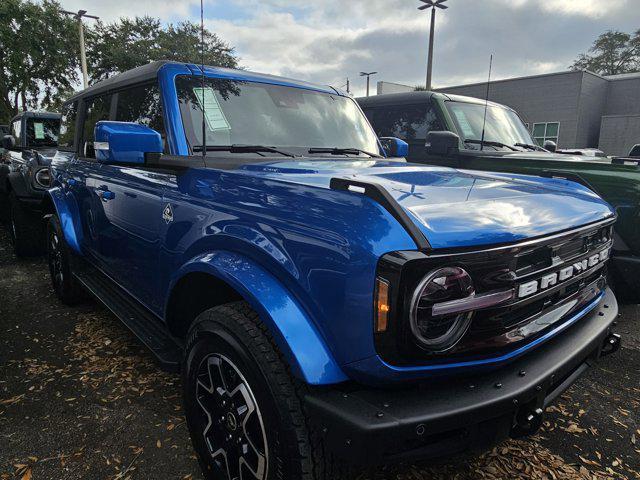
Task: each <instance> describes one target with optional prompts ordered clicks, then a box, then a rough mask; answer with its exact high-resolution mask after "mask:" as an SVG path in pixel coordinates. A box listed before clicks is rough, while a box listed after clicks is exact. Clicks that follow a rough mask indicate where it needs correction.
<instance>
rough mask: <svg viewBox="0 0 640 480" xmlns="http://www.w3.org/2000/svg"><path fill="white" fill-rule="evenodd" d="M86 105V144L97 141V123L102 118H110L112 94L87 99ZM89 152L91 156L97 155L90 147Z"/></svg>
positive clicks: (84, 129) (84, 128) (83, 136)
mask: <svg viewBox="0 0 640 480" xmlns="http://www.w3.org/2000/svg"><path fill="white" fill-rule="evenodd" d="M84 106H85V110H84V126H83V128H82V138H83V140H84V142H85V144H86V143H87V142H90V143H93V142H94V141H95V138H94V129H95V127H96V123H98V122H99V121H100V120H109V114H110V111H111V95H102V96H100V97H94V98H90V99H88V100H85V103H84ZM87 153H88V154H89V155H90V156H91V158H93V157H94V156H95V155H94V154H93V152H92V150H91V149H88V150H87Z"/></svg>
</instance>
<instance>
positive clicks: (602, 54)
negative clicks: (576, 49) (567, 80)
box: [570, 30, 640, 75]
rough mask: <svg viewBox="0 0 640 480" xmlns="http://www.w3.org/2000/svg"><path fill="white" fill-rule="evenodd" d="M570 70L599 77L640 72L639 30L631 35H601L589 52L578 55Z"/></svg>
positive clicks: (620, 33)
mask: <svg viewBox="0 0 640 480" xmlns="http://www.w3.org/2000/svg"><path fill="white" fill-rule="evenodd" d="M570 68H571V69H572V70H589V71H591V72H594V73H598V74H600V75H618V74H620V73H631V72H638V71H640V30H637V31H636V32H635V33H634V34H633V35H630V34H628V33H624V32H620V31H618V30H609V31H607V32H605V33H603V34H602V35H600V36H599V37H598V38H597V39H596V41H595V42H593V45H592V47H591V48H590V49H589V52H588V53H583V54H581V55H579V56H578V58H577V59H576V60H575V62H574V63H573V65H571V67H570Z"/></svg>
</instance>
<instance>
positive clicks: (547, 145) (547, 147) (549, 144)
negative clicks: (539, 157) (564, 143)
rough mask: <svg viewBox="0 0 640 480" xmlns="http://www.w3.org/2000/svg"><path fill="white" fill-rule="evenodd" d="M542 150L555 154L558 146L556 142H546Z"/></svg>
mask: <svg viewBox="0 0 640 480" xmlns="http://www.w3.org/2000/svg"><path fill="white" fill-rule="evenodd" d="M542 148H544V149H545V150H549V151H550V152H555V151H556V150H557V148H558V146H557V145H556V142H552V141H551V140H546V141H545V142H544V145H543V147H542Z"/></svg>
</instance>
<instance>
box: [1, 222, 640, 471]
mask: <svg viewBox="0 0 640 480" xmlns="http://www.w3.org/2000/svg"><path fill="white" fill-rule="evenodd" d="M621 311H622V316H621V317H620V319H619V323H618V331H619V332H620V333H622V334H623V336H624V341H625V343H624V347H623V349H622V350H621V351H620V352H619V353H618V354H617V355H615V356H612V357H608V358H606V359H603V361H602V362H601V363H600V364H599V366H598V367H597V368H594V369H592V370H591V371H590V372H589V373H588V374H587V375H586V376H585V377H583V378H582V379H581V380H580V381H578V383H577V384H576V385H574V386H573V387H572V388H571V389H570V390H569V391H568V392H567V393H566V394H565V395H563V396H562V397H561V398H560V399H559V401H558V402H557V403H556V405H555V406H554V407H552V408H551V410H550V412H549V414H548V416H547V420H546V422H545V427H544V429H543V430H542V431H541V433H539V434H538V435H537V436H535V437H534V438H532V439H528V440H520V441H514V440H510V441H506V442H504V443H502V444H501V445H499V446H498V447H496V448H494V449H493V450H491V451H490V452H487V453H485V454H483V455H481V456H479V457H477V458H476V459H475V460H473V461H471V462H455V463H453V464H449V465H438V466H433V465H432V466H425V465H402V466H395V467H389V468H386V469H378V470H375V471H372V472H363V473H362V475H361V476H360V477H359V480H364V479H372V480H373V479H403V480H419V479H432V478H434V479H451V478H453V479H475V478H488V479H510V478H541V479H542V478H547V479H552V478H554V479H571V478H576V479H578V478H580V479H593V478H598V479H599V478H640V473H639V472H640V413H639V412H640V373H639V372H640V333H639V330H640V328H639V327H640V307H639V306H625V307H623V308H622V310H621ZM0 332H1V334H0V479H1V480H8V479H13V478H18V479H30V478H31V479H33V480H44V479H47V480H60V479H65V480H73V479H83V480H94V479H96V480H97V479H112V480H116V479H118V480H124V479H128V478H131V479H158V480H160V479H199V478H201V476H200V474H199V473H198V472H199V470H198V465H197V462H196V460H195V458H194V455H193V451H192V449H191V445H190V441H189V437H188V433H187V429H186V426H185V423H184V417H183V413H182V408H181V405H180V380H179V377H178V376H176V375H172V374H167V373H163V372H161V371H160V370H159V369H158V368H157V367H156V365H155V364H154V363H153V360H152V357H151V355H150V354H149V353H148V352H147V351H146V350H145V349H144V348H143V347H142V346H141V345H140V343H139V342H138V341H137V340H136V339H135V337H133V335H132V334H130V333H129V331H128V330H127V329H126V328H125V327H124V326H122V325H121V324H120V323H119V321H118V320H117V319H115V318H114V317H113V316H112V315H111V314H110V313H109V312H108V311H106V310H105V309H104V308H102V307H101V306H99V305H98V304H96V303H92V302H88V303H86V304H85V305H82V306H80V307H76V308H68V307H65V306H63V305H62V304H60V303H59V302H58V301H57V299H56V298H55V297H54V295H53V294H52V292H51V290H50V286H49V278H48V272H47V267H46V264H45V262H44V260H42V259H34V260H26V261H25V260H17V259H16V258H15V257H14V256H13V254H12V253H11V249H10V247H9V244H8V239H7V236H6V234H5V232H4V231H0Z"/></svg>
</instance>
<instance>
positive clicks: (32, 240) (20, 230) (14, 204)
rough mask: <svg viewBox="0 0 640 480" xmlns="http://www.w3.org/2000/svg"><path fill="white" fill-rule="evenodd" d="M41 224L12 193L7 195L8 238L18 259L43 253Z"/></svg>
mask: <svg viewBox="0 0 640 480" xmlns="http://www.w3.org/2000/svg"><path fill="white" fill-rule="evenodd" d="M43 230H44V229H43V223H42V219H41V218H40V217H38V215H36V214H34V213H31V212H29V211H27V210H26V209H25V208H24V206H23V205H22V204H21V203H20V200H19V199H18V197H17V196H16V194H15V193H14V192H10V193H9V236H10V237H11V243H12V244H13V250H14V252H15V254H16V256H18V257H34V256H38V255H42V254H43V253H44V248H43V247H44V244H43V243H44V242H43V233H44V231H43Z"/></svg>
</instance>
